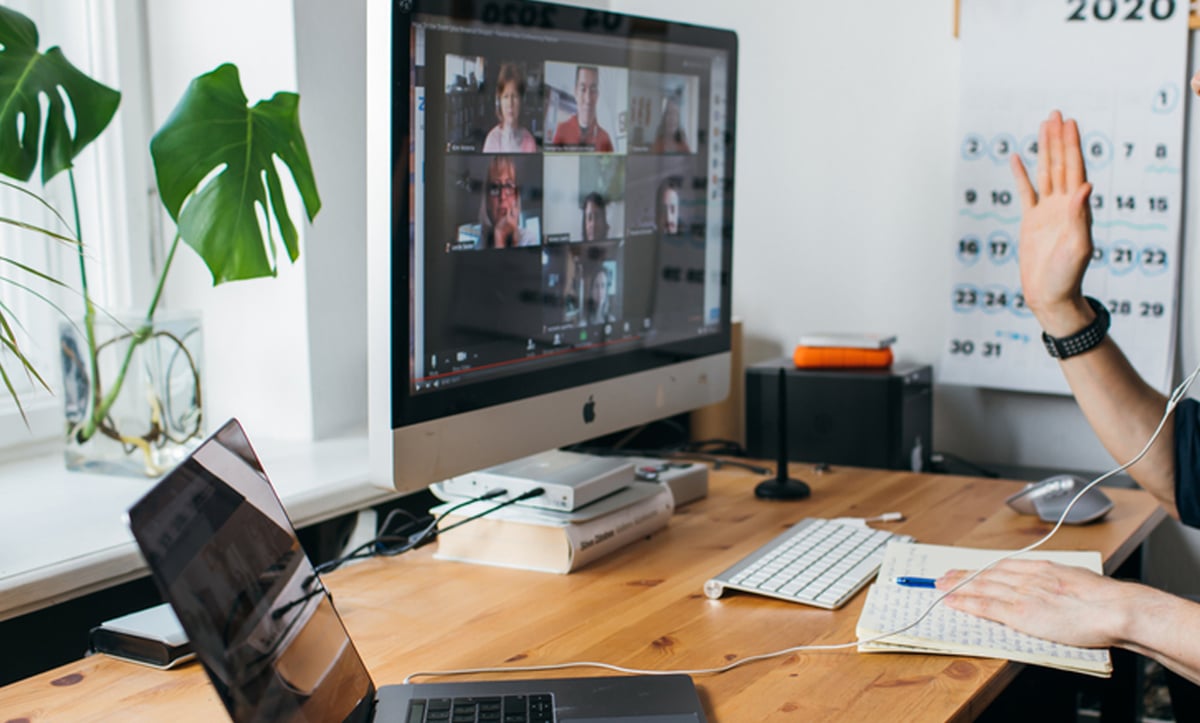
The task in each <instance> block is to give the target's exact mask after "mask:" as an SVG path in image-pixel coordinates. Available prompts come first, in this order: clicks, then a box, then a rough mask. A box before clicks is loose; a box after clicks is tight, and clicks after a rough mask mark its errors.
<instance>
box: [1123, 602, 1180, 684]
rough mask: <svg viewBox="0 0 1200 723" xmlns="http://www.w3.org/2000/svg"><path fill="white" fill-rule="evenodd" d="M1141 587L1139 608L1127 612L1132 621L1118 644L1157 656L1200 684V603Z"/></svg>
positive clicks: (1155, 658)
mask: <svg viewBox="0 0 1200 723" xmlns="http://www.w3.org/2000/svg"><path fill="white" fill-rule="evenodd" d="M1131 584H1132V583H1131ZM1137 587H1138V588H1139V591H1138V595H1137V596H1136V597H1137V604H1136V608H1134V609H1130V610H1129V611H1128V614H1127V615H1126V616H1125V617H1126V618H1127V620H1128V622H1127V624H1126V626H1125V629H1124V633H1123V639H1121V640H1119V641H1117V645H1119V646H1120V647H1122V648H1127V649H1129V650H1132V651H1134V652H1135V653H1140V654H1141V655H1145V656H1147V657H1149V658H1153V659H1154V660H1157V661H1158V662H1159V663H1161V664H1163V665H1164V666H1166V667H1168V668H1170V669H1171V670H1173V671H1175V672H1176V673H1178V674H1180V675H1182V676H1183V677H1185V678H1187V679H1188V680H1190V681H1192V682H1193V683H1196V684H1198V685H1200V604H1198V603H1194V602H1192V601H1190V600H1186V599H1184V598H1181V597H1177V596H1175V595H1172V594H1170V593H1166V592H1162V591H1161V590H1155V589H1153V588H1149V587H1145V586H1143V585H1138V586H1137Z"/></svg>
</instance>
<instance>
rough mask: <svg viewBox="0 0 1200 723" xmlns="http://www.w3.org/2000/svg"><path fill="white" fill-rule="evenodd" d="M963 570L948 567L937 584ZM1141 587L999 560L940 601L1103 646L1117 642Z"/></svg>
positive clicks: (950, 583) (1079, 571) (1056, 637)
mask: <svg viewBox="0 0 1200 723" xmlns="http://www.w3.org/2000/svg"><path fill="white" fill-rule="evenodd" d="M968 574H970V573H969V572H968V571H965V570H951V571H950V572H948V573H946V574H945V575H943V576H942V577H940V578H938V581H937V588H938V589H939V590H949V589H950V588H952V587H954V586H955V585H957V584H958V583H959V582H961V581H962V579H963V578H965V577H966V576H967V575H968ZM1142 587H1143V586H1141V585H1135V584H1132V583H1122V582H1117V581H1116V580H1113V579H1112V578H1108V577H1103V576H1101V575H1097V574H1096V573H1094V572H1092V571H1090V570H1085V569H1083V568H1081V567H1074V566H1071V565H1061V564H1059V563H1056V562H1048V561H1045V560H1004V561H1003V562H1001V563H999V564H998V565H996V566H995V567H993V568H991V569H989V570H986V571H985V572H984V573H983V574H982V575H980V576H979V577H977V578H975V579H974V580H972V581H971V582H969V583H967V585H966V586H965V587H963V588H962V589H961V590H959V591H957V592H955V593H953V594H952V595H950V597H948V598H946V601H945V604H946V605H948V606H950V607H952V608H954V609H955V610H961V611H963V612H967V613H971V614H972V615H978V616H979V617H981V618H987V619H989V620H995V621H997V622H1000V623H1004V624H1005V625H1008V626H1009V627H1011V628H1014V629H1016V630H1020V631H1021V632H1023V633H1028V634H1030V635H1036V636H1037V637H1039V638H1045V639H1047V640H1053V641H1055V642H1059V643H1066V644H1068V645H1078V646H1080V647H1085V648H1104V647H1110V646H1113V645H1118V644H1120V642H1121V636H1120V635H1119V631H1120V630H1121V629H1122V628H1123V627H1124V626H1125V625H1126V624H1127V622H1128V619H1129V618H1130V617H1131V616H1132V615H1134V614H1135V612H1134V611H1135V610H1136V609H1137V607H1138V600H1139V592H1140V591H1139V588H1142ZM1147 590H1148V588H1147Z"/></svg>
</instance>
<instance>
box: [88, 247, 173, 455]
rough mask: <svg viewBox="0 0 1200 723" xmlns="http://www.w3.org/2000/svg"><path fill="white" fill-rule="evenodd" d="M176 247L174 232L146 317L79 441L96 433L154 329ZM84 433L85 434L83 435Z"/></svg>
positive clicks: (134, 333) (93, 347) (135, 333)
mask: <svg viewBox="0 0 1200 723" xmlns="http://www.w3.org/2000/svg"><path fill="white" fill-rule="evenodd" d="M178 248H179V234H178V233H176V234H175V240H174V241H172V242H171V250H170V251H169V252H168V253H167V260H166V261H165V262H164V263H163V269H162V273H161V274H159V276H158V284H157V285H156V286H155V288H154V296H153V297H152V298H151V299H150V307H149V308H148V309H146V317H145V319H143V320H142V325H141V326H140V327H138V328H137V329H136V330H135V331H134V332H133V333H132V334H131V335H130V336H129V345H128V346H126V347H125V358H124V359H122V360H121V368H120V369H118V370H117V376H116V378H115V379H113V382H112V384H111V385H110V386H109V388H108V392H107V393H106V394H105V395H104V399H103V400H100V402H99V403H98V404H97V405H96V407H95V409H94V411H93V412H92V414H91V415H89V417H88V420H87V426H85V428H84V429H83V430H82V431H81V432H80V441H81V442H86V441H87V440H88V439H89V438H91V436H92V435H93V434H95V433H96V427H97V426H99V425H100V422H102V421H103V420H104V417H106V416H107V415H108V410H109V409H110V408H111V407H112V405H113V402H115V401H116V400H117V395H118V394H120V393H121V387H122V386H124V384H125V374H126V373H127V372H128V371H129V363H130V362H131V361H133V352H134V350H136V349H137V348H138V347H139V346H141V344H142V342H144V341H146V340H147V339H149V338H150V336H151V332H152V331H153V330H154V311H155V309H157V308H158V300H159V298H160V297H161V296H162V291H163V286H164V285H165V284H166V282H167V272H169V271H170V270H171V262H172V261H173V260H174V259H175V250H176V249H178ZM89 346H90V348H91V349H92V350H93V352H92V353H93V354H94V353H95V351H94V350H95V345H94V344H92V343H91V339H90V337H89ZM93 379H95V377H93ZM93 386H95V387H98V386H99V385H98V384H93ZM85 433H86V436H84V434H85Z"/></svg>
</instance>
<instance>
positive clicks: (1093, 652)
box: [857, 543, 1112, 678]
mask: <svg viewBox="0 0 1200 723" xmlns="http://www.w3.org/2000/svg"><path fill="white" fill-rule="evenodd" d="M1007 552H1008V551H1006V550H982V549H974V548H967V547H944V546H941V545H922V544H902V543H893V544H891V545H889V546H888V548H887V552H886V553H885V554H884V559H883V564H882V565H881V567H880V569H879V576H878V577H877V578H876V582H875V584H874V585H872V586H871V588H870V590H868V591H867V600H866V603H865V604H864V605H863V610H862V615H861V616H860V617H859V619H858V627H857V634H858V638H859V640H860V641H862V640H866V639H868V638H873V637H876V636H878V635H882V634H884V633H887V632H891V631H893V630H898V629H900V628H904V627H906V626H908V625H910V624H911V623H912V622H913V621H914V620H917V618H919V617H920V616H921V614H922V613H923V612H924V611H925V610H926V608H928V607H929V606H930V604H931V603H933V601H934V600H936V599H937V598H938V596H939V595H941V591H939V590H930V589H925V588H911V587H902V586H900V585H897V584H896V583H895V582H894V580H895V579H896V578H897V577H899V576H902V575H908V576H914V577H934V578H936V577H939V576H941V575H942V574H943V573H945V572H946V571H948V570H953V569H960V570H975V569H979V568H980V567H983V566H984V565H987V564H988V563H990V562H992V561H993V560H996V559H998V558H1000V557H1002V556H1003V555H1005V554H1007ZM1022 558H1023V559H1038V560H1054V561H1056V562H1060V563H1063V564H1065V565H1076V566H1078V567H1085V568H1087V569H1089V570H1092V571H1094V572H1097V573H1099V572H1101V571H1102V568H1101V559H1100V553H1098V552H1074V551H1068V552H1062V551H1034V552H1030V553H1026V554H1025V555H1022ZM858 649H859V651H860V652H893V653H894V652H912V653H935V654H941V655H971V656H978V657H984V658H1002V659H1005V660H1015V661H1018V662H1021V663H1030V664H1033V665H1045V666H1049V667H1052V668H1061V669H1064V670H1072V671H1076V672H1079V673H1086V674H1088V675H1094V676H1098V677H1104V678H1107V677H1109V676H1111V675H1112V659H1111V657H1110V655H1109V651H1108V650H1107V649H1092V648H1080V647H1076V646H1073V645H1061V644H1059V643H1053V642H1050V641H1049V640H1043V639H1041V638H1035V637H1033V636H1032V635H1026V634H1024V633H1020V632H1017V631H1016V630H1013V629H1012V628H1009V627H1007V626H1005V625H1001V624H1000V623H996V622H992V621H990V620H984V619H983V618H978V617H975V616H974V615H969V614H967V613H964V612H960V611H958V610H952V609H950V608H949V607H947V606H945V605H944V604H940V603H939V604H938V605H937V606H936V607H934V608H933V610H932V611H931V612H930V613H929V615H927V616H925V618H924V619H922V620H921V621H920V622H918V623H917V624H916V625H915V626H913V627H910V628H908V629H907V630H905V631H904V632H902V633H897V634H895V635H891V636H889V637H887V638H884V639H882V640H879V641H875V642H869V643H867V642H860V643H859V646H858Z"/></svg>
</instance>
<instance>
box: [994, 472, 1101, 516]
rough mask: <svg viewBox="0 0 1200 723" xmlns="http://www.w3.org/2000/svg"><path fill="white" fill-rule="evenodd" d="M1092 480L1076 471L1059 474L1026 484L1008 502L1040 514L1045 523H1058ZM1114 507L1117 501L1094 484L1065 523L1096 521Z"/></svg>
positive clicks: (1018, 508)
mask: <svg viewBox="0 0 1200 723" xmlns="http://www.w3.org/2000/svg"><path fill="white" fill-rule="evenodd" d="M1090 481H1091V480H1087V479H1084V478H1083V477H1078V476H1076V475H1073V474H1056V475H1054V476H1052V477H1047V478H1046V479H1044V480H1042V481H1040V482H1031V483H1029V484H1027V485H1025V488H1024V489H1022V490H1021V491H1020V492H1018V493H1016V494H1015V495H1013V496H1012V497H1009V498H1008V499H1007V500H1006V502H1008V506H1009V507H1012V508H1013V509H1014V510H1016V511H1017V512H1020V513H1021V514H1024V515H1037V516H1038V517H1039V518H1040V519H1041V520H1043V521H1044V522H1058V518H1059V517H1062V513H1063V510H1065V509H1066V508H1067V505H1069V504H1070V503H1071V500H1073V499H1074V498H1075V495H1077V494H1079V491H1080V490H1081V489H1083V488H1084V487H1087V486H1088V484H1089V483H1090ZM1112 508H1113V502H1112V500H1110V499H1109V498H1108V495H1106V494H1104V492H1103V491H1102V490H1101V489H1100V488H1099V487H1093V488H1091V489H1090V490H1088V491H1087V492H1085V493H1083V496H1082V497H1080V498H1079V501H1078V502H1076V503H1075V505H1074V506H1073V507H1072V508H1071V511H1070V513H1068V514H1067V518H1066V519H1065V520H1063V522H1064V523H1065V524H1068V525H1084V524H1087V523H1089V522H1095V521H1096V520H1098V519H1100V518H1101V517H1104V516H1105V515H1106V514H1108V511H1109V510H1111V509H1112Z"/></svg>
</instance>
